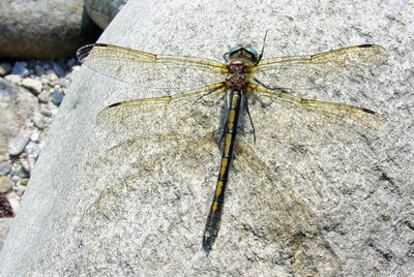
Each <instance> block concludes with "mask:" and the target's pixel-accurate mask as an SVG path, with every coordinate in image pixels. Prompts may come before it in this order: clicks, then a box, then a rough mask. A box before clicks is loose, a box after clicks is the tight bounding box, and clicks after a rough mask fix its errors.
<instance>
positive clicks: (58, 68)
mask: <svg viewBox="0 0 414 277" xmlns="http://www.w3.org/2000/svg"><path fill="white" fill-rule="evenodd" d="M52 65H53V71H55V73H56V75H57V76H59V77H63V76H65V70H64V69H63V68H62V65H60V64H59V63H57V62H52Z"/></svg>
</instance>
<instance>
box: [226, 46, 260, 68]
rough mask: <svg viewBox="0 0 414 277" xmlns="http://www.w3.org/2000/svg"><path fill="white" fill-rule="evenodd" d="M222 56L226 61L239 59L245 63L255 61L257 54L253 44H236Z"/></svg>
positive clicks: (257, 57)
mask: <svg viewBox="0 0 414 277" xmlns="http://www.w3.org/2000/svg"><path fill="white" fill-rule="evenodd" d="M223 58H224V59H225V60H226V62H235V61H241V62H243V63H246V64H251V63H255V62H257V60H258V59H259V55H258V53H257V50H256V48H254V47H253V46H242V45H236V46H234V47H232V48H230V50H229V51H228V52H227V53H226V54H224V56H223Z"/></svg>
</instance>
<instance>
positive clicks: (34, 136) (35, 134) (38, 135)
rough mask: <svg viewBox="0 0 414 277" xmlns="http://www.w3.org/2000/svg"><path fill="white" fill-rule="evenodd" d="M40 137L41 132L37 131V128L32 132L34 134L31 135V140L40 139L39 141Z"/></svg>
mask: <svg viewBox="0 0 414 277" xmlns="http://www.w3.org/2000/svg"><path fill="white" fill-rule="evenodd" d="M39 137H40V132H39V131H37V130H35V131H33V132H32V134H31V135H30V141H33V142H38V141H39ZM29 144H30V142H29ZM29 144H28V145H27V146H26V149H27V147H28V146H29Z"/></svg>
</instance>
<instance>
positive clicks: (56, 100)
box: [50, 89, 63, 106]
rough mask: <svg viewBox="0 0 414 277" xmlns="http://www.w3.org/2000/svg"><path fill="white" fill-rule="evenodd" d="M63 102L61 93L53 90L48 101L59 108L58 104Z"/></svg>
mask: <svg viewBox="0 0 414 277" xmlns="http://www.w3.org/2000/svg"><path fill="white" fill-rule="evenodd" d="M62 100H63V93H62V91H61V90H58V89H55V90H54V91H53V93H52V96H51V97H50V101H51V102H52V103H53V104H55V105H56V106H59V105H60V103H62Z"/></svg>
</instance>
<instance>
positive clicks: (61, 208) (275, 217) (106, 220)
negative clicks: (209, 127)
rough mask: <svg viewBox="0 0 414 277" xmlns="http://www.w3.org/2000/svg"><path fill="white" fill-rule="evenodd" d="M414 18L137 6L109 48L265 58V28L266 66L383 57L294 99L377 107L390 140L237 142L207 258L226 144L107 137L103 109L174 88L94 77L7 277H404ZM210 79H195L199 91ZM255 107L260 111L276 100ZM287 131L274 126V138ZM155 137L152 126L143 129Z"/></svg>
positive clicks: (27, 209) (247, 5)
mask: <svg viewBox="0 0 414 277" xmlns="http://www.w3.org/2000/svg"><path fill="white" fill-rule="evenodd" d="M410 10H411V8H410V7H409V6H408V4H407V3H406V2H403V1H400V2H395V1H393V2H391V1H388V2H387V1H379V0H378V1H374V2H372V1H370V2H369V3H368V2H363V1H328V2H327V3H326V5H325V6H320V5H319V4H318V3H313V2H312V3H311V2H309V1H305V0H300V1H296V5H294V6H292V5H286V1H281V0H280V1H270V0H269V1H262V2H260V3H257V4H256V5H254V6H252V3H251V1H237V2H235V1H220V2H217V4H215V5H209V4H208V5H203V4H198V5H189V2H188V1H174V2H168V1H167V2H162V3H161V2H160V3H159V4H158V5H154V4H153V3H152V2H151V3H149V2H145V1H139V0H131V1H130V2H129V3H128V5H127V6H126V8H125V9H123V10H122V11H121V14H120V15H119V16H117V17H116V19H115V20H114V21H113V23H112V24H111V25H110V27H109V28H108V29H107V30H106V33H105V34H104V36H103V37H102V42H106V43H114V44H119V45H123V46H127V47H132V48H136V49H141V50H144V51H150V52H154V53H163V54H169V55H192V56H198V57H205V58H210V59H215V60H221V57H222V55H223V53H224V52H225V51H227V50H228V46H229V45H235V44H236V43H255V44H256V45H257V46H258V47H260V46H261V44H262V41H263V35H264V32H265V30H266V29H269V28H271V31H270V33H269V34H268V38H267V41H266V48H265V58H269V57H273V56H282V55H299V54H313V53H317V52H320V51H324V50H328V49H333V48H338V47H344V46H348V45H353V44H362V43H377V44H380V45H382V46H384V47H385V48H386V49H387V50H388V52H389V59H388V62H387V63H386V64H384V65H381V66H377V67H370V68H367V69H366V70H365V69H363V70H355V71H350V72H349V73H348V75H347V76H344V77H345V78H344V79H340V80H341V82H339V83H337V84H333V85H332V86H331V84H330V85H329V86H326V87H318V89H306V90H304V91H299V92H297V93H304V94H309V95H311V97H315V98H322V99H326V100H332V101H337V102H346V103H352V104H354V105H361V106H364V107H368V108H370V109H372V110H376V111H378V112H379V113H380V114H381V115H383V116H384V118H386V120H387V123H388V127H389V128H388V132H386V133H385V134H384V135H383V136H382V137H380V138H379V139H378V140H374V141H371V140H365V141H364V142H363V143H360V144H350V145H332V144H326V145H319V146H306V145H305V146H302V145H286V144H281V143H279V142H278V141H276V140H272V139H271V138H269V139H267V140H265V139H263V137H266V131H267V130H256V131H257V134H260V136H261V137H262V139H258V140H257V143H256V144H255V143H253V141H252V139H249V136H248V135H247V134H241V135H240V151H239V152H238V153H237V159H236V160H235V162H234V170H233V171H232V172H231V177H230V182H229V188H228V193H227V196H226V205H225V212H224V216H223V222H222V226H221V229H220V233H219V237H218V240H217V242H216V245H215V246H214V249H213V251H212V252H211V253H210V255H209V256H208V257H206V256H205V254H204V253H203V252H202V250H201V237H202V233H203V228H204V224H205V219H206V214H207V212H208V208H209V205H210V201H211V197H212V191H213V186H214V183H215V180H216V174H217V170H218V163H219V159H220V151H219V149H218V147H217V145H216V144H215V143H214V142H213V140H211V139H209V137H202V138H201V137H197V136H196V135H194V136H192V137H183V138H178V137H170V138H169V139H166V138H165V137H151V138H149V139H138V138H135V139H131V138H130V137H126V136H125V135H124V134H111V133H108V132H107V131H105V130H101V129H100V128H98V127H97V125H96V114H97V113H98V112H99V111H100V110H101V109H102V108H103V107H105V106H106V105H109V104H111V103H114V102H117V101H120V100H123V99H129V98H137V97H150V96H154V95H162V94H167V93H171V91H150V90H149V89H148V88H147V87H144V86H142V87H132V88H131V87H130V86H127V85H125V84H124V83H121V82H117V81H115V80H113V79H108V78H107V77H106V76H103V75H99V74H97V73H96V72H95V71H93V70H89V69H86V68H85V69H83V70H82V71H81V72H82V74H81V76H80V77H79V79H77V80H75V82H74V83H73V84H72V86H71V89H70V93H68V94H67V95H66V96H65V100H64V101H63V102H62V105H61V107H60V110H59V114H58V115H57V116H56V121H54V124H53V125H52V127H51V129H50V132H49V137H48V144H47V147H46V148H44V151H43V152H42V154H41V155H40V158H39V161H38V164H37V165H36V168H35V170H34V172H33V175H34V176H35V178H33V179H32V181H31V183H30V184H29V186H28V189H27V193H26V194H25V198H24V199H23V202H22V206H21V207H20V210H19V213H18V215H17V217H16V219H15V222H14V225H13V228H12V230H11V232H10V234H9V236H8V238H7V240H6V242H5V245H4V248H3V251H2V252H1V253H0V276H24V275H39V276H51V275H63V276H65V275H76V276H78V275H84V274H85V272H87V274H88V275H93V276H96V275H98V276H100V275H102V276H160V275H171V276H218V275H222V276H241V275H246V276H292V275H295V276H373V275H375V276H410V275H411V274H412V264H413V257H412V241H413V228H412V226H413V225H414V213H413V210H414V209H413V204H412V199H413V197H414V196H413V190H412V188H413V185H414V184H413V180H414V177H413V172H414V170H413V163H412V158H413V143H412V141H413V140H412V134H413V131H414V130H413V128H414V124H413V118H414V117H413V112H412V111H413V110H414V97H413V93H414V92H413V90H412V87H413V83H412V61H413V60H414V57H413V53H414V49H413V47H414V45H413V44H412V37H413V28H409V26H412V25H413V17H412V14H411V12H410ZM247 11H248V12H247ZM154 18H155V19H156V20H154ZM189 18H191V20H189ZM345 19H346V20H345ZM246 23H248V24H246ZM183 42H185V43H183ZM153 74H154V75H156V74H157V72H153ZM151 76H152V75H151ZM151 76H148V78H151ZM157 77H158V76H157ZM185 77H186V76H183V78H184V79H186V78H185ZM202 77H203V75H202V73H199V74H194V75H191V76H188V78H190V79H192V80H194V82H195V81H200V82H201V81H202V80H200V78H201V79H202ZM339 77H341V76H339ZM154 78H155V77H154ZM177 81H179V80H177ZM292 82H294V80H292ZM171 89H173V87H171ZM192 103H193V102H192ZM220 103H221V104H222V102H220ZM272 104H273V103H272ZM274 104H276V103H274ZM251 105H253V106H254V107H257V106H258V105H263V109H264V110H265V109H266V107H268V106H269V105H270V104H269V103H259V101H252V102H251ZM279 106H281V107H282V105H279ZM218 110H219V111H220V109H218ZM155 115H156V113H154V116H155ZM158 116H159V114H158ZM195 116H196V114H195ZM217 116H218V119H217V122H218V121H219V117H220V113H218V115H217ZM266 118H267V117H266V114H264V115H262V116H260V117H257V118H255V120H256V121H257V120H266ZM164 119H165V120H168V119H169V117H168V116H167V117H165V118H164ZM190 122H191V120H190ZM282 123H283V122H269V123H268V124H269V128H273V129H274V128H277V126H278V124H282ZM154 127H155V128H158V126H148V125H145V122H142V126H141V128H142V129H140V130H150V128H154ZM305 127H306V128H312V126H305ZM183 128H185V126H184V127H183ZM200 129H201V127H200V128H198V129H195V131H199V130H200ZM45 196H47V197H45ZM39 245H41V246H42V247H39ZM63 256H64V258H62V257H63ZM21 261H24V263H23V264H22V262H21Z"/></svg>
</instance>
